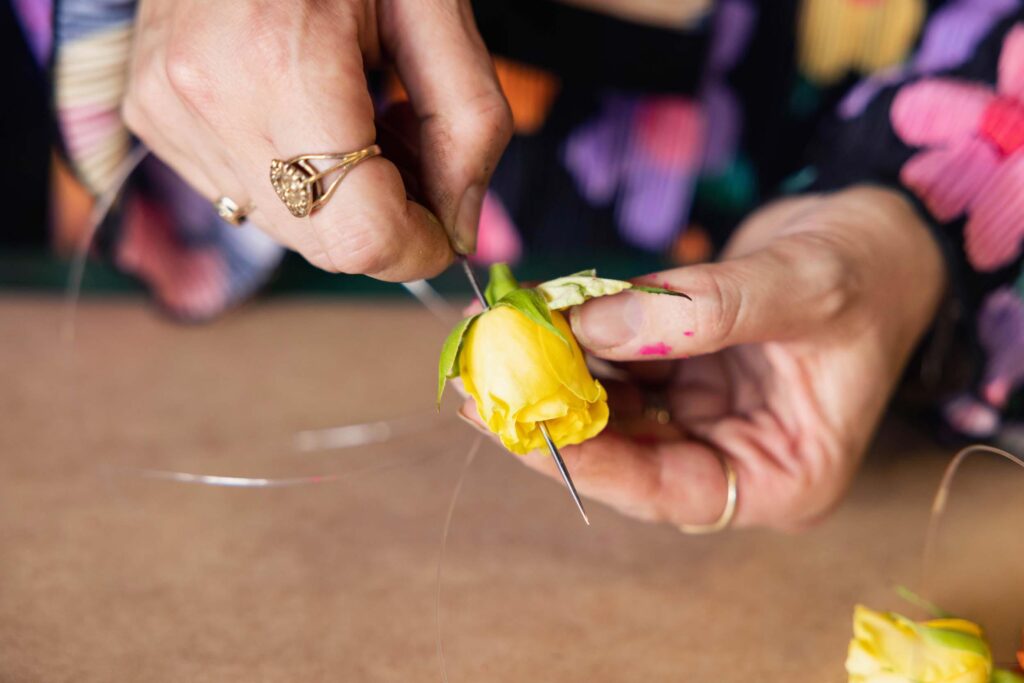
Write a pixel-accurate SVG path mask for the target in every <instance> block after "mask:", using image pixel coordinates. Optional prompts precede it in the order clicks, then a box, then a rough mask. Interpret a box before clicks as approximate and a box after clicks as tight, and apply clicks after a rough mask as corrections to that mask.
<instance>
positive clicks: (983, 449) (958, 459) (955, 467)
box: [921, 444, 1024, 596]
mask: <svg viewBox="0 0 1024 683" xmlns="http://www.w3.org/2000/svg"><path fill="white" fill-rule="evenodd" d="M978 453H985V454H989V455H998V456H999V457H1001V458H1005V459H1006V460H1009V461H1010V462H1012V463H1013V464H1015V465H1017V466H1018V467H1021V468H1024V458H1021V457H1020V456H1019V455H1014V454H1013V453H1010V452H1008V451H1005V450H1003V449H1002V448H996V447H995V446H987V445H984V444H975V445H973V446H967V447H966V448H963V449H961V450H960V452H958V453H957V454H956V455H955V456H953V459H952V460H951V461H950V463H949V465H948V466H947V467H946V471H945V473H943V475H942V481H941V483H940V484H939V488H938V490H937V491H936V492H935V498H934V499H933V500H932V510H931V514H930V515H929V517H928V531H927V532H926V534H925V541H924V553H923V555H922V558H921V586H922V588H923V593H924V595H925V596H928V595H929V594H930V593H931V590H932V588H933V586H932V579H933V578H934V576H933V570H934V565H935V546H936V544H937V542H938V536H939V525H940V524H941V522H942V518H943V517H944V516H945V513H946V507H947V504H948V503H949V494H950V491H951V489H952V487H953V480H954V479H955V478H956V474H957V472H958V471H959V470H960V465H962V464H963V462H964V460H966V459H967V458H968V457H970V456H971V455H975V454H978Z"/></svg>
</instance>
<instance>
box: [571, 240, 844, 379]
mask: <svg viewBox="0 0 1024 683" xmlns="http://www.w3.org/2000/svg"><path fill="white" fill-rule="evenodd" d="M846 270H847V268H846V267H845V265H844V262H843V259H842V258H841V257H840V256H839V254H838V252H836V251H834V250H832V249H830V248H829V247H828V246H827V245H824V244H822V243H820V242H819V241H818V240H815V239H814V238H810V237H808V236H790V237H786V238H782V239H780V240H778V241H777V242H775V243H774V244H773V245H771V246H769V247H768V248H765V249H762V250H760V251H757V252H754V253H751V254H749V255H746V256H743V257H741V258H737V259H734V260H729V261H723V262H721V263H710V264H702V265H698V266H689V267H685V268H677V269H674V270H668V271H663V272H660V273H655V274H653V275H649V276H646V277H643V278H638V280H637V282H638V284H640V283H642V284H651V285H656V286H659V287H665V288H668V289H672V290H675V291H678V292H685V293H686V294H688V295H689V296H690V297H691V298H692V301H691V300H687V299H684V298H682V297H676V296H663V295H656V294H646V293H643V292H628V291H627V292H624V293H622V294H619V295H616V296H612V297H607V298H601V299H595V300H593V301H589V302H587V303H586V304H584V305H582V306H579V307H577V308H575V309H573V311H572V313H571V315H570V320H571V323H572V328H573V332H574V333H575V334H576V337H577V339H578V340H579V342H580V344H582V345H583V346H584V347H585V348H586V349H587V350H589V351H591V352H592V353H594V354H595V355H597V356H600V357H602V358H607V359H609V360H644V359H647V360H651V359H654V358H659V357H661V358H681V357H686V356H690V355H698V354H704V353H713V352H715V351H718V350H720V349H722V348H725V347H727V346H735V345H737V344H748V343H753V342H765V341H782V340H785V339H791V338H794V337H796V336H799V335H802V334H806V333H808V332H809V331H813V330H815V329H823V326H825V325H826V324H827V323H829V322H830V321H831V320H833V319H834V318H835V317H836V316H837V315H838V314H839V313H840V312H841V311H842V310H844V309H845V307H846V305H847V302H848V299H849V292H848V290H849V287H848V285H847V282H848V278H847V277H846V275H845V273H846Z"/></svg>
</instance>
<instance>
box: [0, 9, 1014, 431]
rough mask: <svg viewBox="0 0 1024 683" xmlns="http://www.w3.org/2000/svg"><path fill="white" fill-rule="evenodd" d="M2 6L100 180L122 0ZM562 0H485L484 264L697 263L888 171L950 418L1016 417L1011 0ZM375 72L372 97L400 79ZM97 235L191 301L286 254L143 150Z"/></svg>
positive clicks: (969, 424) (118, 68)
mask: <svg viewBox="0 0 1024 683" xmlns="http://www.w3.org/2000/svg"><path fill="white" fill-rule="evenodd" d="M12 3H13V7H14V8H15V9H16V10H18V11H19V12H20V15H21V17H22V23H23V26H24V28H25V31H26V34H27V36H28V38H29V44H30V45H31V46H32V47H33V49H34V51H35V52H36V54H37V56H38V57H39V59H40V60H41V61H44V60H48V59H50V55H51V54H52V73H53V87H54V89H55V97H54V101H55V102H56V106H57V108H58V111H57V114H58V119H59V121H60V124H61V132H62V134H63V136H64V140H63V146H62V149H63V152H64V153H65V155H66V157H67V160H68V162H69V166H70V167H71V168H73V169H74V170H75V172H76V173H77V174H78V177H79V180H80V181H81V182H82V183H83V184H84V185H85V186H86V187H87V188H88V189H89V190H90V191H91V192H93V193H94V194H99V193H101V192H103V191H104V190H105V188H106V187H107V185H108V183H109V181H110V179H111V178H113V177H114V176H115V175H116V173H115V172H116V169H117V167H118V164H119V163H121V162H122V161H123V160H124V157H125V155H126V154H127V153H128V151H129V150H130V149H131V146H132V144H133V143H132V141H131V139H130V136H128V134H127V131H126V130H125V128H124V126H123V123H122V122H121V121H120V119H119V114H118V111H119V94H118V93H120V91H121V90H120V89H121V88H123V76H124V67H125V61H126V59H127V55H128V46H129V45H130V40H131V35H132V29H133V17H134V9H135V3H136V0H55V5H54V7H53V8H52V12H50V11H46V12H43V11H41V9H40V8H43V7H46V8H48V7H49V6H48V3H46V2H32V1H31V0H12ZM574 5H575V3H568V4H566V5H562V4H560V3H557V2H554V0H551V1H545V0H481V1H480V2H477V3H475V10H476V14H477V20H478V24H479V25H480V28H481V32H482V34H483V36H484V39H485V41H486V42H487V43H488V45H489V47H491V49H492V52H493V54H494V57H495V66H496V71H497V74H498V77H499V80H500V82H501V84H502V87H503V89H504V90H505V92H506V95H507V97H508V99H509V101H510V105H511V108H512V111H513V117H514V121H515V133H516V134H515V136H514V138H513V140H512V143H511V144H510V146H509V149H508V151H507V153H506V155H505V157H504V158H503V159H502V161H501V163H500V164H499V166H498V168H497V170H496V172H495V175H494V178H493V182H492V187H491V188H490V191H489V193H488V194H487V196H486V199H485V201H484V207H483V215H482V216H481V224H480V237H479V241H478V244H479V248H478V252H477V254H476V255H475V258H476V259H477V260H479V261H482V262H492V261H515V260H517V259H519V258H529V257H530V256H531V255H535V254H543V255H544V256H545V257H546V258H547V259H548V260H551V259H565V260H569V261H571V260H572V259H574V258H580V259H581V260H582V261H584V262H586V263H590V262H593V261H594V260H595V258H600V255H601V254H612V255H615V256H616V257H621V258H635V259H646V261H647V262H648V263H649V262H650V261H651V260H655V261H660V262H662V263H663V264H664V265H668V264H670V263H673V262H674V263H691V262H694V261H699V260H703V259H706V258H710V257H713V252H714V251H715V250H716V249H717V248H720V247H721V246H722V245H723V244H724V243H725V242H726V241H727V240H728V238H729V234H730V232H731V231H732V230H733V229H734V228H735V227H736V225H737V224H738V223H739V221H740V220H742V218H743V217H744V216H746V215H747V214H749V212H750V211H752V210H754V209H756V207H757V206H758V204H759V202H761V201H763V200H765V199H767V198H770V197H772V196H774V195H777V194H779V193H784V192H796V191H807V190H831V189H836V188H839V187H843V186H846V185H850V184H855V183H863V182H868V183H877V184H883V185H887V186H890V187H892V188H894V189H897V190H899V191H902V192H904V193H906V194H907V196H908V197H910V198H912V199H913V200H915V201H917V202H918V203H919V207H920V209H921V212H922V215H923V216H925V217H927V218H928V219H929V220H930V221H931V222H932V224H933V226H934V229H935V234H936V237H937V239H939V240H940V241H941V242H942V244H943V248H944V250H945V252H946V253H947V255H948V258H949V264H950V268H949V270H950V273H951V277H952V279H953V296H954V298H955V300H956V306H955V308H956V310H959V311H960V317H959V325H960V328H959V329H960V330H961V331H962V332H963V334H962V335H958V338H963V339H965V340H967V341H968V348H967V349H966V350H963V351H962V352H960V353H959V355H958V357H957V358H954V359H952V360H953V361H956V360H958V359H963V358H971V359H974V360H976V361H977V362H976V363H975V364H974V366H973V368H972V369H971V379H972V382H971V384H970V385H969V386H963V387H960V388H959V389H957V390H955V391H952V392H950V393H949V394H947V395H945V396H944V397H943V400H942V405H941V412H942V414H943V415H944V416H945V418H946V419H947V421H948V422H949V424H951V425H952V426H953V427H954V428H955V429H956V430H957V431H959V432H961V433H964V434H969V435H972V436H980V437H994V436H997V435H1000V434H1003V435H1006V434H1009V433H1024V423H1021V422H1020V421H1019V420H1020V419H1021V415H1022V414H1024V272H1022V270H1021V251H1022V241H1024V6H1022V5H1024V3H1022V0H717V1H716V2H713V3H712V2H710V1H707V2H705V1H704V0H701V2H699V3H694V4H693V6H694V8H695V9H694V11H693V12H691V13H690V14H688V15H687V20H686V21H685V22H683V23H681V24H678V25H675V26H672V27H658V26H654V25H646V24H643V23H641V22H638V21H636V20H635V18H633V20H630V19H622V18H615V17H612V16H604V15H600V14H597V13H594V12H591V11H587V10H583V9H580V8H578V7H575V6H574ZM51 45H52V47H53V49H52V53H51V50H50V47H51ZM91 65H95V66H96V68H93V67H92V66H91ZM100 67H102V70H97V69H99V68H100ZM376 80H377V81H379V82H380V83H382V84H383V87H382V88H381V94H380V103H381V106H382V107H386V106H388V102H389V100H393V99H395V97H400V96H401V94H400V88H396V87H394V83H395V81H394V79H393V78H390V79H389V78H388V77H386V76H385V77H382V78H378V79H376ZM858 80H859V82H858ZM389 84H390V88H389V87H388V86H389ZM103 236H104V240H103V242H104V244H106V245H107V246H108V249H107V251H108V255H109V256H110V257H111V259H112V260H113V262H114V263H116V264H118V265H119V266H120V267H122V268H124V269H125V270H128V271H130V272H133V273H135V274H137V275H138V276H139V277H140V278H141V279H142V280H144V281H145V282H147V283H148V284H149V286H150V287H151V289H152V291H153V292H154V294H155V296H156V297H157V299H158V300H159V301H160V302H161V303H162V304H163V305H164V306H165V307H166V308H167V309H168V310H169V311H170V312H172V313H173V314H175V315H178V316H180V317H183V318H191V319H197V318H206V317H209V316H212V315H216V314H217V313H218V312H220V311H222V310H223V309H224V308H225V307H227V306H230V305H231V304H232V303H234V302H237V301H240V300H242V299H244V298H245V297H246V296H248V295H250V294H251V293H252V292H253V291H255V289H257V288H258V287H259V286H261V284H262V283H263V282H265V281H266V279H267V278H268V277H269V276H270V274H271V273H272V271H273V269H274V268H275V266H276V264H277V263H278V261H279V260H280V258H281V255H282V250H281V249H280V248H279V247H277V246H276V245H274V244H272V243H271V242H270V241H269V239H267V238H265V237H264V236H263V235H262V234H261V233H259V232H258V231H256V230H254V229H248V228H247V229H244V230H235V229H233V228H231V227H229V226H227V225H226V224H224V223H223V222H221V221H220V220H219V219H218V218H217V217H216V215H215V214H214V213H213V211H212V210H211V209H210V207H209V205H208V203H207V202H206V200H205V199H204V198H202V197H199V196H198V195H196V194H195V193H194V192H192V191H191V190H190V189H189V188H188V187H187V186H186V185H185V184H184V183H182V181H181V180H180V179H178V178H176V177H175V176H174V174H173V173H171V172H170V171H169V170H168V169H167V168H166V167H164V166H163V165H162V164H160V163H159V162H158V161H157V160H155V159H149V160H147V161H146V162H144V163H143V164H142V166H141V167H140V168H139V169H138V170H137V171H136V172H135V173H134V175H133V176H132V178H131V180H130V181H129V183H128V185H127V189H126V191H125V192H124V194H123V197H122V198H121V201H120V202H119V203H118V210H117V211H116V212H115V214H114V216H113V217H112V219H111V220H110V221H109V224H108V225H106V226H105V227H104V235H103ZM581 251H586V252H587V253H586V254H581Z"/></svg>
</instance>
